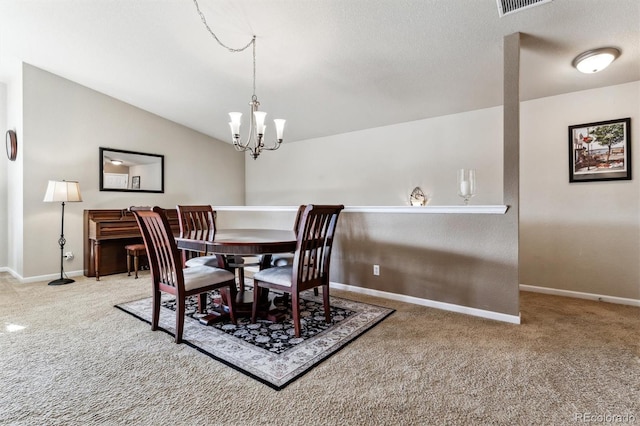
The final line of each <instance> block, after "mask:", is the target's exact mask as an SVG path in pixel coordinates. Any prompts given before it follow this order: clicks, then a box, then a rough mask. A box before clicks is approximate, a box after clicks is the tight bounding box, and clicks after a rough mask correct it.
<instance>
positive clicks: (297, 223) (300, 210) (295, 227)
mask: <svg viewBox="0 0 640 426" xmlns="http://www.w3.org/2000/svg"><path fill="white" fill-rule="evenodd" d="M306 209H307V205H306V204H302V205H301V206H300V207H298V213H296V219H295V221H294V222H293V232H295V233H296V235H298V228H299V227H300V222H301V221H302V214H303V213H304V211H305V210H306Z"/></svg>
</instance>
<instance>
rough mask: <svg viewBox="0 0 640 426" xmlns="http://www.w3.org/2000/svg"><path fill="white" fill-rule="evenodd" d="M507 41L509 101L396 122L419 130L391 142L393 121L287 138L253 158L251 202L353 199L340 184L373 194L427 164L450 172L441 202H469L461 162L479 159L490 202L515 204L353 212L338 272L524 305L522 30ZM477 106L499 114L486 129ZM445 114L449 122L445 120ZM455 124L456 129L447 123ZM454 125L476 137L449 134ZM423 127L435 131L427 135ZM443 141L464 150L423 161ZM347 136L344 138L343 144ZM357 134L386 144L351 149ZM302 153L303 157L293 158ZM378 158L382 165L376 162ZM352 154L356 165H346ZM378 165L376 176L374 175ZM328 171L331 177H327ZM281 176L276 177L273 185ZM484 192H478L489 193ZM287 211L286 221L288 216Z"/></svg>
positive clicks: (356, 281) (347, 280)
mask: <svg viewBox="0 0 640 426" xmlns="http://www.w3.org/2000/svg"><path fill="white" fill-rule="evenodd" d="M504 50H505V93H504V96H505V107H504V108H503V109H492V110H483V111H478V112H475V113H470V114H459V115H457V116H456V117H455V119H454V118H453V117H447V119H446V120H443V118H437V119H431V120H423V121H421V122H414V123H408V124H407V125H406V128H401V126H391V127H393V129H394V130H395V131H396V134H403V135H407V133H410V132H411V131H413V132H414V133H413V134H408V136H407V137H405V138H398V139H388V140H386V141H383V142H386V143H384V144H383V143H381V142H380V139H379V138H385V137H386V136H388V135H389V132H388V130H389V129H385V128H378V129H370V130H367V131H363V132H354V133H350V134H348V135H338V136H336V137H329V138H323V139H321V140H314V141H313V143H307V142H303V143H295V144H291V146H287V145H285V146H284V147H282V148H281V150H280V151H278V152H276V153H266V154H263V156H265V158H266V156H269V157H268V158H267V159H266V161H262V157H261V158H259V159H258V160H257V161H255V162H254V161H253V160H250V161H248V164H247V202H248V204H250V205H265V204H268V205H283V204H285V205H286V204H289V205H290V204H294V203H297V204H304V203H308V202H316V203H321V202H332V203H340V202H342V203H344V204H351V205H353V201H356V202H357V201H358V198H356V199H354V198H349V194H347V195H345V198H342V199H341V198H340V197H339V195H340V193H341V190H340V188H343V187H347V188H354V187H362V188H366V191H367V192H366V193H360V194H357V195H356V197H365V196H368V198H361V199H363V200H365V201H366V200H368V201H369V203H370V204H371V203H374V202H375V197H376V196H377V195H382V196H384V195H385V194H384V192H386V193H389V192H394V190H395V189H394V188H392V187H391V186H389V185H388V182H389V181H391V182H402V181H403V179H404V180H405V181H411V179H412V176H420V173H425V174H427V175H428V176H433V177H434V179H441V180H439V182H440V183H441V184H440V185H434V188H435V190H434V191H433V192H432V194H435V196H434V197H433V201H432V203H434V204H440V203H439V202H438V201H437V200H438V197H440V200H442V201H445V202H447V203H448V204H454V203H457V204H460V203H461V201H460V200H459V199H458V198H457V196H456V195H455V185H456V180H455V179H456V175H455V172H456V169H457V168H461V167H474V166H475V167H477V168H478V169H480V170H479V173H478V179H479V184H478V186H479V188H483V189H479V191H480V192H481V193H482V191H485V190H486V191H487V192H488V193H489V194H491V195H487V194H486V193H483V194H482V197H484V199H485V200H487V202H488V203H492V204H503V195H502V194H503V193H504V202H505V203H507V204H508V205H509V209H508V211H507V213H506V214H503V215H481V214H457V213H456V214H413V213H411V214H401V213H398V214H396V213H356V212H345V213H343V214H342V216H341V218H340V222H339V226H338V231H337V232H338V233H337V235H338V237H337V245H336V247H335V250H334V257H333V264H332V276H331V279H332V281H334V282H338V283H342V284H347V285H351V286H354V287H361V288H366V289H373V290H377V291H381V292H388V293H393V294H400V295H406V296H410V297H415V298H420V299H428V300H431V301H436V302H441V303H446V304H453V305H459V306H463V307H468V308H473V309H479V310H485V311H490V312H497V313H501V314H506V315H511V316H517V315H519V288H518V284H519V283H518V177H519V175H518V173H519V167H518V143H519V132H518V123H517V121H518V118H519V117H518V114H519V98H518V96H519V90H518V88H519V83H518V78H519V76H518V70H519V64H518V62H519V34H514V35H511V36H508V37H506V38H505V45H504ZM500 113H502V114H504V117H501V116H500ZM477 114H486V115H485V117H490V118H489V119H488V120H489V122H490V123H491V124H492V125H493V126H495V127H494V128H493V129H491V130H488V131H486V132H482V129H484V128H485V127H484V126H487V123H486V121H485V123H484V126H479V125H477V124H478V123H479V121H478V120H477ZM449 118H450V119H449ZM445 121H446V123H447V124H449V126H443V125H442V124H443V123H445ZM501 124H503V125H504V129H503V130H502V131H503V132H504V138H501V139H503V145H504V147H502V145H501V146H500V148H499V149H492V146H493V145H492V141H488V143H487V144H486V150H485V151H484V152H481V151H476V150H477V149H478V144H482V142H484V141H485V140H486V138H487V135H495V134H500V133H501V129H500V125H501ZM452 126H453V127H452ZM489 127H490V126H489ZM448 129H451V131H450V132H447V130H448ZM438 130H440V132H438ZM448 134H449V135H450V134H455V135H466V136H467V137H464V138H459V139H456V138H454V139H447V135H448ZM380 135H383V136H380ZM385 135H386V136H385ZM422 135H424V136H425V137H430V138H431V139H423V138H422V137H421V136H422ZM438 137H440V138H441V139H438ZM443 141H444V142H446V144H447V146H449V147H451V149H452V152H454V153H456V154H458V155H455V154H454V155H452V156H447V155H445V153H442V155H441V156H439V157H435V158H434V157H423V158H422V161H415V160H416V153H418V152H423V151H421V147H420V146H421V145H423V144H431V145H430V146H433V147H434V150H433V152H440V151H437V150H436V149H435V148H437V147H441V146H442V144H443V143H444V142H443ZM339 144H341V146H340V147H337V146H336V145H339ZM349 144H354V145H356V146H359V147H367V146H368V147H369V148H371V147H376V148H381V149H379V150H375V149H364V150H352V149H351V148H350V147H349ZM398 152H401V153H402V154H404V157H405V158H406V161H405V162H404V163H402V164H397V163H394V162H393V161H392V160H391V159H392V158H395V156H396V155H397V153H398ZM427 152H429V150H428V149H427ZM468 152H474V153H475V155H473V156H470V157H468V156H467V155H468ZM503 152H504V155H503ZM293 157H296V158H298V161H297V162H296V163H294V164H292V162H294V161H295V159H294V158H293ZM503 157H504V158H503ZM302 159H304V160H306V161H301V160H302ZM385 161H386V162H385ZM371 163H373V164H379V165H380V167H378V168H375V169H374V168H372V167H370V166H369V167H368V166H367V165H368V164H371ZM345 164H349V165H350V167H345V166H344V165H345ZM408 165H409V166H408ZM476 165H477V166H476ZM292 167H293V168H294V170H295V173H293V174H292V175H290V176H289V179H286V180H285V179H282V178H281V177H279V176H281V175H282V174H285V175H286V174H287V173H288V171H289V170H291V169H292ZM433 170H439V171H440V172H439V174H440V176H435V175H433V174H429V172H431V173H433ZM496 170H497V171H502V173H500V175H499V176H498V177H497V178H495V179H491V176H493V175H492V174H491V173H492V171H494V172H495V171H496ZM361 171H362V172H361ZM372 172H374V173H375V174H376V177H377V179H375V180H374V178H373V177H372V176H371V174H372ZM502 174H503V175H502ZM319 180H320V182H323V183H324V182H327V183H329V184H328V185H322V183H319V182H318V181H319ZM274 182H277V185H273V183H274ZM367 183H368V184H369V185H368V186H367ZM502 185H504V188H503V186H502ZM334 186H335V187H336V188H337V191H336V192H332V193H331V194H330V195H329V193H328V191H329V190H330V188H329V187H331V188H332V187H334ZM496 187H497V188H498V190H497V191H496V189H495V188H496ZM398 188H399V186H398ZM448 188H450V189H448ZM402 189H404V191H405V192H404V193H405V194H406V196H408V193H409V192H410V191H411V189H412V187H411V185H405V187H404V188H402ZM380 192H383V194H379V193H380ZM398 192H399V191H398ZM265 194H268V197H267V195H265ZM496 194H499V195H496ZM396 195H397V194H396ZM482 197H480V196H478V198H480V199H483V198H482ZM318 200H320V201H318ZM351 200H353V201H351ZM474 202H476V203H477V202H478V201H476V200H474ZM398 204H399V203H398ZM405 205H406V202H405ZM256 216H257V214H256V213H253V212H246V213H239V214H238V213H236V214H234V215H233V216H231V215H230V214H228V213H227V214H225V215H221V220H223V223H225V224H247V223H251V220H250V219H248V218H254V219H255V217H256ZM291 220H292V219H291ZM278 221H279V222H277V223H282V219H279V220H278ZM258 223H259V222H258ZM274 223H276V222H274ZM374 264H378V265H380V276H374V275H373V273H372V266H373V265H374Z"/></svg>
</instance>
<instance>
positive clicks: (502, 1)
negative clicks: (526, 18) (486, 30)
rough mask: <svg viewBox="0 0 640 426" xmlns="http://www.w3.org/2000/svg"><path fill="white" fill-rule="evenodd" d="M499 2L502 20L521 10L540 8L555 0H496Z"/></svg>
mask: <svg viewBox="0 0 640 426" xmlns="http://www.w3.org/2000/svg"><path fill="white" fill-rule="evenodd" d="M496 1H497V2H498V14H499V15H500V17H501V18H502V17H503V16H505V15H508V14H510V13H514V12H520V11H521V10H524V9H528V8H530V7H533V6H540V5H541V4H544V3H549V2H551V1H553V0H496Z"/></svg>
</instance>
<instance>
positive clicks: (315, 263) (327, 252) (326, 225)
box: [293, 204, 344, 287]
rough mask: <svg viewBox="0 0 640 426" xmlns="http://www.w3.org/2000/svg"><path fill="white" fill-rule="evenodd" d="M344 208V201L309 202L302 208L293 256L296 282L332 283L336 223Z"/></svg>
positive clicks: (302, 283)
mask: <svg viewBox="0 0 640 426" xmlns="http://www.w3.org/2000/svg"><path fill="white" fill-rule="evenodd" d="M343 209H344V206H343V205H314V204H309V205H308V206H306V208H305V209H304V211H303V212H302V214H301V217H300V223H299V225H298V232H297V243H296V252H295V255H294V260H293V280H294V285H296V284H297V285H299V286H303V287H307V286H308V285H309V284H311V283H312V282H314V281H321V282H323V283H325V282H326V283H328V280H329V264H330V261H331V249H332V247H333V240H334V234H335V230H336V224H337V222H338V216H339V215H340V212H341V211H342V210H343Z"/></svg>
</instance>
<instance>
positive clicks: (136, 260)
mask: <svg viewBox="0 0 640 426" xmlns="http://www.w3.org/2000/svg"><path fill="white" fill-rule="evenodd" d="M139 259H140V256H139V255H138V253H137V252H136V253H135V255H134V256H133V269H134V270H135V272H136V279H138V266H139V265H140V260H139Z"/></svg>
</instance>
